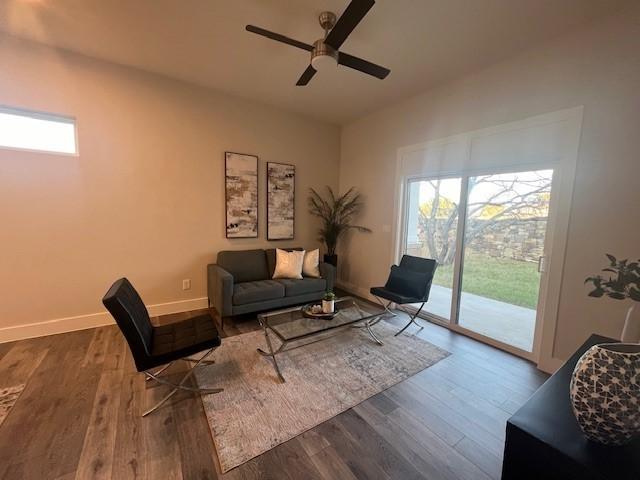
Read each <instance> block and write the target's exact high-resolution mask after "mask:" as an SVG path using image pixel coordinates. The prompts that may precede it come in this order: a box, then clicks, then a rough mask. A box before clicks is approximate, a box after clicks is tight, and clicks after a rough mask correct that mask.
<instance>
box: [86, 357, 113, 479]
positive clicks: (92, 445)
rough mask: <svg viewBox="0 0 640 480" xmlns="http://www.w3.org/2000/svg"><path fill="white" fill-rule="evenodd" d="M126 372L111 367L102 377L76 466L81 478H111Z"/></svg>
mask: <svg viewBox="0 0 640 480" xmlns="http://www.w3.org/2000/svg"><path fill="white" fill-rule="evenodd" d="M93 358H95V357H93ZM123 373H124V372H123V371H122V370H108V371H103V372H102V374H101V376H100V382H99V383H98V388H97V391H96V396H95V400H94V402H93V408H92V410H91V419H90V420H89V426H88V428H87V431H86V434H85V437H84V444H83V446H82V454H81V455H80V459H79V461H78V465H77V467H76V472H75V473H76V474H75V478H76V479H77V480H83V479H86V478H91V479H96V480H99V479H107V480H108V479H110V478H111V473H112V470H113V453H114V450H115V443H116V433H117V421H118V410H119V407H120V399H121V396H120V385H121V384H122V376H123Z"/></svg>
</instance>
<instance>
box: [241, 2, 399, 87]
mask: <svg viewBox="0 0 640 480" xmlns="http://www.w3.org/2000/svg"><path fill="white" fill-rule="evenodd" d="M375 3H376V2H375V1H374V0H352V1H351V3H350V4H349V6H348V7H347V9H346V10H345V11H344V13H343V14H342V16H341V17H340V18H338V17H337V16H336V14H335V13H333V12H322V13H321V14H320V16H319V18H318V20H319V22H320V26H321V27H322V28H323V29H324V37H323V38H321V39H319V40H316V41H315V42H313V45H309V44H307V43H304V42H300V41H298V40H294V39H293V38H289V37H285V36H284V35H280V34H279V33H274V32H270V31H269V30H265V29H264V28H260V27H255V26H253V25H247V26H246V29H247V31H248V32H251V33H256V34H258V35H262V36H264V37H267V38H270V39H271V40H275V41H277V42H282V43H286V44H287V45H291V46H293V47H297V48H301V49H302V50H306V51H308V52H311V64H310V65H309V66H308V67H307V69H306V70H305V71H304V72H303V73H302V75H301V76H300V78H299V79H298V82H297V83H296V85H299V86H301V85H306V84H308V83H309V80H311V79H312V78H313V76H314V75H315V74H316V72H317V71H318V70H322V69H324V68H326V67H328V66H330V65H334V66H335V65H336V64H340V65H344V66H345V67H349V68H353V69H355V70H358V71H360V72H363V73H366V74H368V75H372V76H374V77H376V78H379V79H383V78H385V77H386V76H387V75H389V73H390V72H391V70H389V69H388V68H384V67H381V66H380V65H376V64H374V63H371V62H368V61H366V60H363V59H361V58H358V57H354V56H353V55H349V54H348V53H344V52H340V51H338V50H339V49H340V47H341V46H342V44H343V43H344V41H345V40H346V39H347V37H348V36H349V35H350V34H351V32H352V31H353V30H354V29H355V28H356V26H357V25H358V23H360V21H361V20H362V19H363V18H364V16H365V15H366V14H367V12H368V11H369V10H370V9H371V7H373V5H374V4H375Z"/></svg>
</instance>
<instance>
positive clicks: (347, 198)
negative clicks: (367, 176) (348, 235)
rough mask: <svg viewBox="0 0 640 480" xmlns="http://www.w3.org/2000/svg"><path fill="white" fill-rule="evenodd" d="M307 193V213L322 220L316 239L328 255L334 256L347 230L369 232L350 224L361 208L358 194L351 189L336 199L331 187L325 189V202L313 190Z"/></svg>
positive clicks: (364, 228) (365, 228)
mask: <svg viewBox="0 0 640 480" xmlns="http://www.w3.org/2000/svg"><path fill="white" fill-rule="evenodd" d="M309 191H310V196H309V212H310V213H311V214H312V215H315V216H316V217H320V219H322V227H320V230H319V231H318V233H319V235H320V237H319V238H318V239H319V240H320V241H321V242H324V243H325V244H326V246H327V254H328V255H335V253H336V247H337V245H338V240H339V239H340V237H341V236H342V235H343V234H344V233H345V232H346V231H347V230H350V229H354V230H357V231H359V232H371V230H370V229H368V228H367V227H363V226H360V225H353V224H352V223H351V222H352V221H353V217H354V216H356V215H357V214H358V213H360V210H361V208H362V201H361V197H360V194H359V193H357V192H356V191H355V190H354V189H353V188H350V189H349V191H348V192H347V193H345V194H344V195H342V196H339V197H336V195H335V194H334V193H333V190H332V189H331V187H327V191H328V192H329V198H328V199H326V200H325V199H324V198H322V196H320V194H319V193H318V192H316V191H315V190H314V189H313V188H311V189H309Z"/></svg>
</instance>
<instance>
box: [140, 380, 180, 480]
mask: <svg viewBox="0 0 640 480" xmlns="http://www.w3.org/2000/svg"><path fill="white" fill-rule="evenodd" d="M149 383H150V382H149ZM147 387H148V388H146V389H145V391H144V397H145V406H144V409H147V408H150V407H152V406H153V405H154V404H156V403H157V402H159V401H160V400H161V399H162V398H163V397H164V396H165V395H166V394H167V393H168V392H169V391H170V387H168V386H165V385H150V384H147ZM142 432H143V437H144V440H145V450H146V455H147V461H146V464H147V468H146V470H147V476H148V478H171V479H175V480H181V479H182V478H183V477H182V458H181V454H180V446H179V445H178V443H177V442H176V441H175V439H176V438H177V436H178V432H177V429H176V419H175V415H174V412H173V409H172V408H171V403H166V404H165V405H163V406H162V407H160V408H159V409H158V410H156V411H155V412H153V414H151V415H149V416H147V417H144V418H143V419H142Z"/></svg>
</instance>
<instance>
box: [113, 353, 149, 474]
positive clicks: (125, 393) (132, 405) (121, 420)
mask: <svg viewBox="0 0 640 480" xmlns="http://www.w3.org/2000/svg"><path fill="white" fill-rule="evenodd" d="M123 363H124V365H123V372H124V373H123V377H122V382H121V384H120V403H119V408H118V422H117V424H118V430H117V433H116V446H115V449H114V452H113V455H114V458H113V468H112V475H111V478H112V479H113V480H119V479H121V478H127V479H143V478H147V461H146V459H147V458H148V455H147V450H146V442H145V439H144V432H143V429H142V420H143V419H142V417H141V415H142V412H143V405H144V397H145V381H144V377H143V376H142V375H141V374H139V373H138V372H137V371H136V370H135V367H134V365H133V358H131V353H130V352H129V351H128V350H127V351H126V352H125V360H124V362H123Z"/></svg>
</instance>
